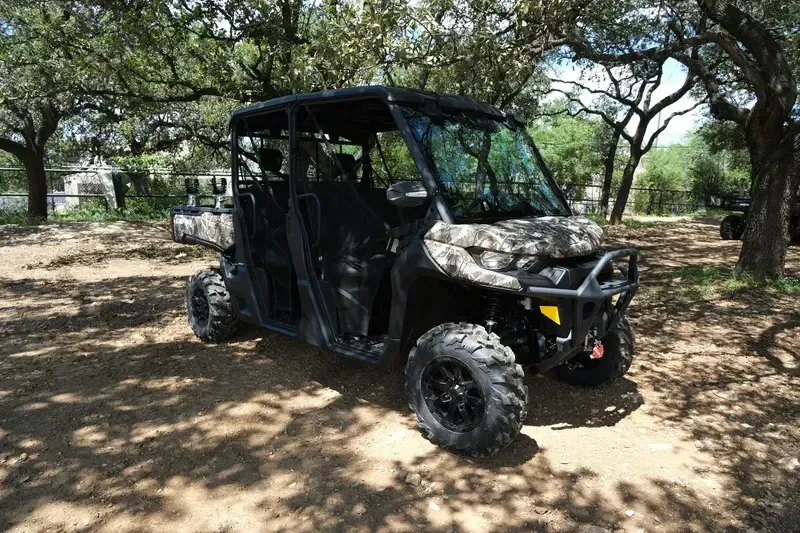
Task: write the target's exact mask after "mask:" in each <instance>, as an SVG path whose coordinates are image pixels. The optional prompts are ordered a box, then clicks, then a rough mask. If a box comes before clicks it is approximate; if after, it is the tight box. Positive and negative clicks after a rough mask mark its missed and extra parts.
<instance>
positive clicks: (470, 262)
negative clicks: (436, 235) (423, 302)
mask: <svg viewBox="0 0 800 533" xmlns="http://www.w3.org/2000/svg"><path fill="white" fill-rule="evenodd" d="M425 247H426V248H427V249H428V252H429V253H430V254H431V258H432V259H433V260H434V261H435V262H436V264H438V265H439V266H440V267H441V268H442V270H444V271H445V273H447V274H448V275H449V276H452V277H453V278H455V279H460V280H464V281H469V282H472V283H478V284H480V285H489V286H491V287H502V288H505V289H512V290H520V289H521V288H522V286H521V285H520V284H519V280H517V278H515V277H514V276H509V275H508V274H503V273H502V272H494V271H492V270H486V269H485V268H482V267H480V266H479V265H478V263H476V262H475V259H473V258H472V256H471V255H470V253H469V252H468V251H466V250H465V249H464V248H460V247H458V246H453V245H450V244H446V243H443V242H436V241H429V240H427V239H426V240H425Z"/></svg>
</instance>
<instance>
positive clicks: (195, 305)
mask: <svg viewBox="0 0 800 533" xmlns="http://www.w3.org/2000/svg"><path fill="white" fill-rule="evenodd" d="M191 302H192V309H191V311H192V314H193V315H194V318H195V320H196V321H197V322H198V324H199V325H200V326H201V327H205V324H206V323H207V322H208V315H209V308H208V298H207V297H206V295H205V293H204V292H203V291H202V289H200V287H197V288H196V289H195V290H194V292H193V293H192V300H191Z"/></svg>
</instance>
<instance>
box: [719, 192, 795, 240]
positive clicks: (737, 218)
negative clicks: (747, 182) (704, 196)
mask: <svg viewBox="0 0 800 533" xmlns="http://www.w3.org/2000/svg"><path fill="white" fill-rule="evenodd" d="M721 207H723V208H725V209H729V210H731V211H740V212H741V213H742V214H741V215H728V216H726V217H725V218H723V219H722V222H721V223H720V225H719V235H720V237H722V240H723V241H738V240H741V238H742V236H744V230H745V224H746V222H747V211H748V209H750V196H749V195H747V194H731V195H728V196H726V197H725V198H723V200H722V206H721ZM789 228H790V233H791V235H790V240H797V239H800V202H798V203H797V204H796V205H795V207H794V210H793V211H792V219H791V221H790V226H789Z"/></svg>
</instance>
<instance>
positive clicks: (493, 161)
mask: <svg viewBox="0 0 800 533" xmlns="http://www.w3.org/2000/svg"><path fill="white" fill-rule="evenodd" d="M405 114H406V118H407V120H408V123H409V125H410V126H411V130H412V131H413V133H414V136H415V137H416V139H417V141H418V142H419V144H420V147H421V148H422V151H423V152H424V153H425V156H426V157H427V158H428V162H429V164H430V165H431V166H432V167H433V170H434V173H435V175H436V179H437V181H438V184H439V187H440V188H441V191H442V192H443V194H444V195H445V196H446V198H447V202H448V204H449V206H450V210H451V211H452V213H453V216H454V217H455V218H456V219H503V218H520V217H528V216H545V215H559V216H569V215H570V214H571V213H570V210H569V207H568V206H567V204H566V203H565V202H564V200H563V198H562V196H561V194H560V191H558V189H557V185H556V184H555V182H554V181H553V180H552V179H551V178H549V177H548V176H547V175H546V174H545V172H543V163H542V162H541V159H540V158H539V156H538V153H537V152H536V148H535V147H534V145H533V141H532V140H531V139H530V137H529V136H528V134H527V132H526V131H525V129H524V127H523V126H519V127H512V126H510V125H508V124H506V123H504V122H500V121H497V120H492V119H488V118H484V117H482V116H478V115H473V114H466V113H459V114H443V115H442V116H441V117H435V118H432V117H429V116H427V115H424V114H422V113H421V112H420V111H419V110H417V109H412V108H406V110H405Z"/></svg>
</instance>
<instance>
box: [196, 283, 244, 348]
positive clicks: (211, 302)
mask: <svg viewBox="0 0 800 533" xmlns="http://www.w3.org/2000/svg"><path fill="white" fill-rule="evenodd" d="M186 314H187V315H188V317H189V325H190V326H191V327H192V331H193V332H194V334H195V335H196V336H197V338H198V339H200V340H201V341H203V342H220V341H224V340H226V339H228V338H230V337H231V336H232V335H233V334H234V333H236V330H237V329H238V326H239V323H238V321H237V320H236V316H235V315H234V313H233V306H232V304H231V295H230V294H229V293H228V289H227V288H226V287H225V282H224V280H223V279H222V276H221V275H220V273H219V272H218V271H216V270H211V269H205V270H201V271H199V272H196V273H194V274H192V276H191V277H189V280H188V281H187V283H186Z"/></svg>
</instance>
